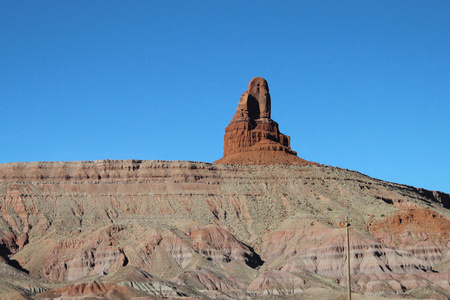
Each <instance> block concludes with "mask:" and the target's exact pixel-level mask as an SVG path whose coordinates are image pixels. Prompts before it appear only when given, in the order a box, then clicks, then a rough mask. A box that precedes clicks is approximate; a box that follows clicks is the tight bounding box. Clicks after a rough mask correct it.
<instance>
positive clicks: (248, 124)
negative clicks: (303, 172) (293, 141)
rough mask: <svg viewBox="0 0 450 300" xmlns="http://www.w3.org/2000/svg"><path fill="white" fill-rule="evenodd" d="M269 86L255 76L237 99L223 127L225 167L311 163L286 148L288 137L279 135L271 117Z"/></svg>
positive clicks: (222, 161) (276, 125) (288, 141)
mask: <svg viewBox="0 0 450 300" xmlns="http://www.w3.org/2000/svg"><path fill="white" fill-rule="evenodd" d="M270 117H271V97H270V93H269V85H268V84H267V81H266V80H265V79H264V78H261V77H255V78H253V79H252V80H251V81H250V83H249V84H248V90H247V91H245V92H244V93H243V94H242V95H241V98H240V101H239V104H238V107H237V109H236V113H235V115H234V116H233V119H232V120H231V122H230V124H229V125H228V126H227V127H226V128H225V137H224V151H223V158H222V159H220V160H218V161H216V163H228V164H257V165H261V164H311V163H310V162H307V161H305V160H303V159H301V158H299V157H297V152H295V151H293V150H292V149H291V146H290V137H289V136H287V135H284V134H282V133H281V132H280V130H279V127H278V123H277V122H275V121H273V120H272V119H271V118H270Z"/></svg>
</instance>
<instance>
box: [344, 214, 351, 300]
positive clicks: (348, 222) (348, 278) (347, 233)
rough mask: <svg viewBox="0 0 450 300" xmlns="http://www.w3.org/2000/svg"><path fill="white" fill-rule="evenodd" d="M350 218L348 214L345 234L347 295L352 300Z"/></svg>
mask: <svg viewBox="0 0 450 300" xmlns="http://www.w3.org/2000/svg"><path fill="white" fill-rule="evenodd" d="M350 220H351V219H350V217H349V215H348V214H347V216H346V217H345V222H344V224H345V232H346V235H347V293H348V300H352V283H351V275H350V235H349V227H350Z"/></svg>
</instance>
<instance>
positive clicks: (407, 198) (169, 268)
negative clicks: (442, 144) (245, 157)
mask: <svg viewBox="0 0 450 300" xmlns="http://www.w3.org/2000/svg"><path fill="white" fill-rule="evenodd" d="M446 199H449V198H448V195H447V194H444V193H441V192H430V191H425V190H423V189H416V188H413V187H409V186H404V185H398V184H394V183H388V182H384V181H380V180H377V179H373V178H370V177H368V176H364V175H362V174H360V173H357V172H352V171H348V170H342V169H339V168H332V167H324V166H317V165H309V166H286V165H276V166H270V165H269V166H237V165H226V164H207V163H196V162H177V161H172V162H168V161H131V160H129V161H111V160H102V161H95V162H47V163H43V162H35V163H11V164H3V165H0V250H1V251H0V256H1V257H2V262H0V298H2V297H3V298H5V299H11V298H14V297H19V296H20V297H22V298H23V299H28V298H30V297H34V298H39V297H42V299H45V298H65V299H66V298H82V297H97V299H111V298H113V297H115V296H114V295H116V297H117V298H118V299H120V297H122V298H130V299H131V298H133V297H135V298H139V297H141V298H142V297H144V295H146V296H145V297H150V299H152V298H153V299H159V298H163V297H171V298H183V297H184V298H188V297H191V298H194V299H199V298H200V299H211V298H218V299H226V298H232V299H248V298H257V297H267V298H268V299H270V298H271V297H275V296H280V297H289V296H296V297H300V298H302V297H306V295H310V296H311V295H312V296H311V297H313V296H314V295H316V297H317V298H320V297H321V296H320V295H322V296H324V295H327V296H328V297H332V298H339V297H342V296H344V295H345V285H346V276H345V274H346V269H345V267H346V248H345V245H346V243H345V232H344V230H343V229H342V228H340V227H339V224H340V221H342V219H343V217H344V216H345V215H346V213H347V212H350V213H351V216H352V218H353V221H352V227H351V230H350V234H351V268H352V286H353V292H354V293H359V294H364V295H366V296H374V297H375V296H376V297H377V298H380V299H382V297H386V298H391V297H393V296H394V295H396V296H399V295H400V296H402V297H410V298H411V297H413V298H414V297H416V298H420V297H422V298H424V297H425V298H433V299H444V298H445V297H448V296H449V293H450V285H449V282H450V278H449V276H450V275H449V261H450V256H449V249H450V248H449V246H450V237H449V230H448V228H449V226H450V221H449V216H450V212H449V210H448V207H449V205H450V203H448V201H447V200H446ZM24 237H26V238H24ZM308 297H309V296H308ZM443 297H444V298H443Z"/></svg>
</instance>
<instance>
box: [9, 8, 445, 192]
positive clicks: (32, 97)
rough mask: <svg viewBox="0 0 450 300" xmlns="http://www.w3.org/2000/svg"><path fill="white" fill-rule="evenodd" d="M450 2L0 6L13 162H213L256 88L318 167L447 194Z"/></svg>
mask: <svg viewBox="0 0 450 300" xmlns="http://www.w3.org/2000/svg"><path fill="white" fill-rule="evenodd" d="M449 16H450V1H447V0H444V1H439V0H435V1H1V2H0V41H1V45H0V100H1V107H0V163H6V162H15V161H72V160H97V159H144V160H153V159H164V160H193V161H206V162H212V161H214V160H216V159H219V158H221V157H222V151H223V134H224V128H225V127H226V126H227V125H228V123H229V121H230V120H231V118H232V116H233V114H234V112H235V109H236V107H237V104H238V102H239V97H240V95H241V94H242V93H243V92H244V91H245V90H246V89H247V84H248V82H249V81H250V80H251V79H252V78H253V77H255V76H261V77H264V78H266V79H267V81H268V82H269V87H270V92H271V96H272V118H273V119H274V120H275V121H277V122H278V123H279V124H280V130H281V132H282V133H284V134H287V135H290V136H291V139H292V144H291V146H292V148H293V149H294V150H296V151H297V152H298V154H299V156H300V157H302V158H305V159H307V160H311V161H315V162H319V163H323V164H326V165H332V166H337V167H342V168H346V169H351V170H357V171H359V172H362V173H364V174H367V175H369V176H372V177H376V178H380V179H383V180H388V181H393V182H397V183H402V184H408V185H413V186H416V187H424V188H427V189H432V190H441V191H444V192H447V193H450V154H449V153H450V151H449V149H450V134H449V129H450V121H449V116H450V17H449Z"/></svg>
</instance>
